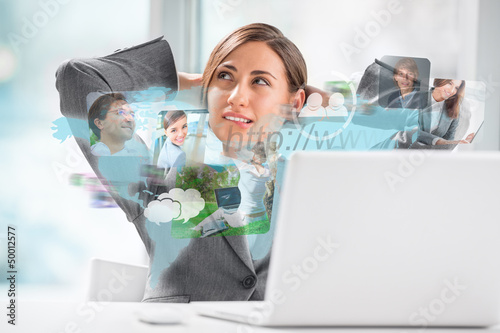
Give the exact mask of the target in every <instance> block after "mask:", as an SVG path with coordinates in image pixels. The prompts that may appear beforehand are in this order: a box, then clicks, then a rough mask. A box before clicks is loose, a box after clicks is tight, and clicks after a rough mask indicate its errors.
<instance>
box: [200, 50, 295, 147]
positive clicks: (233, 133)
mask: <svg viewBox="0 0 500 333" xmlns="http://www.w3.org/2000/svg"><path fill="white" fill-rule="evenodd" d="M293 97H294V96H293V94H290V93H289V91H288V82H287V79H286V74H285V68H284V65H283V62H282V61H281V58H280V57H279V56H278V55H277V54H276V53H275V52H274V51H273V50H272V49H271V48H270V47H269V46H267V45H266V44H265V43H264V42H247V43H245V44H243V45H241V46H239V47H238V48H236V49H235V50H233V51H232V52H231V53H230V54H229V55H228V56H227V57H226V58H225V59H224V60H223V61H222V62H221V64H220V65H219V66H218V67H217V69H216V71H215V73H214V76H213V78H212V81H211V82H210V84H209V88H208V96H207V101H208V110H209V112H210V117H209V123H210V127H211V128H212V130H213V132H214V133H215V135H216V136H217V137H218V138H219V140H221V141H222V142H224V143H225V144H230V145H231V146H233V147H242V144H243V143H244V142H248V143H250V142H257V141H264V140H265V139H266V138H265V136H266V135H267V134H268V133H267V132H266V128H267V126H268V124H269V123H270V121H271V119H272V118H273V116H274V115H278V114H279V113H280V108H281V105H283V104H291V103H292V101H293ZM249 148H250V147H249Z"/></svg>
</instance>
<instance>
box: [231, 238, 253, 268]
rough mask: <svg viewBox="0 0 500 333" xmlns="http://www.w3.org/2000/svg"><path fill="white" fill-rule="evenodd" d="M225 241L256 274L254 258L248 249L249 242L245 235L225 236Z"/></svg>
mask: <svg viewBox="0 0 500 333" xmlns="http://www.w3.org/2000/svg"><path fill="white" fill-rule="evenodd" d="M223 237H224V239H226V241H227V242H228V243H229V245H231V247H232V248H233V250H234V252H235V253H236V255H237V256H238V257H239V258H240V259H241V261H243V263H244V264H245V265H247V267H248V268H249V269H250V270H251V271H252V272H253V273H255V268H254V266H253V261H252V256H251V255H250V250H249V249H248V240H247V238H246V236H245V235H240V236H223Z"/></svg>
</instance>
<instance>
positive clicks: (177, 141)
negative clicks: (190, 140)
mask: <svg viewBox="0 0 500 333" xmlns="http://www.w3.org/2000/svg"><path fill="white" fill-rule="evenodd" d="M187 132H188V125H187V117H182V118H179V119H177V121H176V122H175V123H173V124H171V125H170V126H168V127H167V129H166V130H165V134H166V135H167V137H168V138H169V139H170V141H171V142H172V143H173V144H174V145H177V146H182V145H183V144H184V139H186V136H187Z"/></svg>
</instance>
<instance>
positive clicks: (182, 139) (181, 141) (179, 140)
mask: <svg viewBox="0 0 500 333" xmlns="http://www.w3.org/2000/svg"><path fill="white" fill-rule="evenodd" d="M184 139H185V138H176V139H175V141H176V142H179V143H183V142H184Z"/></svg>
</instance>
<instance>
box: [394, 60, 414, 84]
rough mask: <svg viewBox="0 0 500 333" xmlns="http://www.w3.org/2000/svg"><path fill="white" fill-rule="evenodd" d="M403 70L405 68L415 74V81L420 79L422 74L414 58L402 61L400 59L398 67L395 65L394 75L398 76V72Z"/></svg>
mask: <svg viewBox="0 0 500 333" xmlns="http://www.w3.org/2000/svg"><path fill="white" fill-rule="evenodd" d="M401 68H405V69H407V70H408V71H410V72H412V73H414V74H415V80H416V79H418V77H419V75H420V73H419V72H418V66H417V63H416V62H415V60H413V59H412V58H401V59H399V60H398V62H397V63H396V65H394V75H397V74H398V71H399V70H400V69H401ZM394 83H396V82H394Z"/></svg>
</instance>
